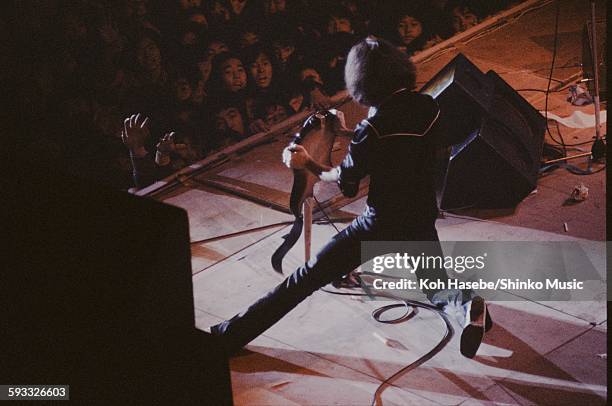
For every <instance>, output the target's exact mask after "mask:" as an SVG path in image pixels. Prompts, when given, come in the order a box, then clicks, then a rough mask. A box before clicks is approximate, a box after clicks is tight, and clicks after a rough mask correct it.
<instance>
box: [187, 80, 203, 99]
mask: <svg viewBox="0 0 612 406" xmlns="http://www.w3.org/2000/svg"><path fill="white" fill-rule="evenodd" d="M204 84H205V82H204V80H202V79H200V80H198V81H197V83H196V84H195V87H194V89H193V91H192V92H191V101H192V102H193V103H195V104H202V103H204V98H205V97H206V90H205V87H204Z"/></svg>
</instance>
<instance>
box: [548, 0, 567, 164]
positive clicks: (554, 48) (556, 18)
mask: <svg viewBox="0 0 612 406" xmlns="http://www.w3.org/2000/svg"><path fill="white" fill-rule="evenodd" d="M556 4H557V7H556V10H555V35H554V41H553V55H552V61H551V63H550V73H549V75H548V84H547V85H546V98H545V102H544V118H545V120H546V132H547V133H548V136H549V137H550V139H551V140H553V141H554V142H555V143H557V144H559V145H561V146H562V147H563V153H564V156H567V150H566V149H565V141H564V140H563V136H561V134H559V138H560V139H561V142H559V141H557V140H556V139H555V138H554V137H553V136H552V133H551V132H550V128H549V127H548V96H549V95H550V83H551V82H552V80H553V77H552V76H553V71H554V69H555V60H556V59H557V43H558V42H559V14H560V12H561V1H560V0H557V3H556Z"/></svg>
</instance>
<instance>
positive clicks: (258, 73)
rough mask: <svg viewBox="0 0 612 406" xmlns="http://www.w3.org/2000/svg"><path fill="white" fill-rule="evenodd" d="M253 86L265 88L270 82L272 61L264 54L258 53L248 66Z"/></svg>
mask: <svg viewBox="0 0 612 406" xmlns="http://www.w3.org/2000/svg"><path fill="white" fill-rule="evenodd" d="M249 70H250V72H251V77H252V78H253V80H254V81H255V86H257V87H258V88H260V89H265V88H267V87H268V86H270V83H271V82H272V73H273V72H272V63H271V62H270V59H269V58H268V56H267V55H266V54H263V53H261V54H259V56H258V57H257V59H255V62H253V63H252V64H251V65H250V66H249Z"/></svg>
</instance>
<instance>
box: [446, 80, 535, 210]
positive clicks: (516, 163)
mask: <svg viewBox="0 0 612 406" xmlns="http://www.w3.org/2000/svg"><path fill="white" fill-rule="evenodd" d="M486 78H487V80H488V81H489V82H490V83H491V85H492V86H493V88H494V93H493V97H492V101H491V105H490V109H489V112H488V113H487V114H485V115H483V116H482V117H481V125H480V126H479V128H477V129H475V130H474V131H472V132H471V133H470V134H469V136H468V137H467V138H466V139H465V140H464V141H463V142H460V143H458V144H455V145H453V146H452V147H451V151H450V156H449V158H448V161H447V165H446V171H445V176H444V180H443V182H441V184H442V190H441V193H440V194H439V199H440V201H439V204H440V208H441V209H443V210H451V209H459V208H465V207H480V208H506V207H513V206H515V205H516V204H518V203H519V202H520V201H521V200H522V199H524V198H525V197H526V196H527V195H528V194H529V193H530V192H531V191H532V190H533V189H535V187H536V183H537V178H538V170H539V167H540V157H541V154H542V146H543V142H544V130H545V126H546V123H545V119H544V117H542V116H541V114H540V113H539V112H538V111H537V110H535V109H534V108H533V107H532V106H531V105H530V104H529V103H528V102H527V101H526V100H525V99H523V98H522V97H521V96H520V95H519V94H518V93H516V92H515V91H514V89H512V88H511V87H510V86H509V85H508V84H507V83H506V82H505V81H504V80H503V79H501V78H500V77H499V76H498V75H497V74H496V73H495V72H493V71H489V72H487V74H486Z"/></svg>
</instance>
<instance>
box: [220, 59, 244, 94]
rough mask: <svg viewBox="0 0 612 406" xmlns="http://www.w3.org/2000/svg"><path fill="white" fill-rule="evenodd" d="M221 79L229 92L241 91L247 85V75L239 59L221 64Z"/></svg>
mask: <svg viewBox="0 0 612 406" xmlns="http://www.w3.org/2000/svg"><path fill="white" fill-rule="evenodd" d="M221 78H222V80H223V84H224V86H225V89H226V90H228V91H230V92H237V91H239V90H242V89H244V88H245V87H246V85H247V74H246V71H245V69H244V66H243V65H242V62H241V61H240V59H237V58H230V59H228V60H227V61H225V62H223V64H221Z"/></svg>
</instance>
